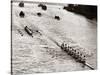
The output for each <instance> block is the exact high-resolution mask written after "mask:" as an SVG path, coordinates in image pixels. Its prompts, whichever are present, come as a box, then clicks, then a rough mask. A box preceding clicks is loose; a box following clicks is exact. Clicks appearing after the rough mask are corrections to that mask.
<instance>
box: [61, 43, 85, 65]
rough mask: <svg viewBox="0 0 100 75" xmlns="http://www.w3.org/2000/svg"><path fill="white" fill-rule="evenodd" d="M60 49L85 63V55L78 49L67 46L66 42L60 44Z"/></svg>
mask: <svg viewBox="0 0 100 75" xmlns="http://www.w3.org/2000/svg"><path fill="white" fill-rule="evenodd" d="M61 49H63V50H64V51H66V52H67V54H68V55H70V56H72V57H73V58H75V59H76V61H78V62H80V63H83V64H85V63H86V58H85V55H83V54H82V53H81V52H80V51H79V50H77V49H75V48H73V47H71V46H69V45H68V44H66V43H63V44H62V45H61Z"/></svg>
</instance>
